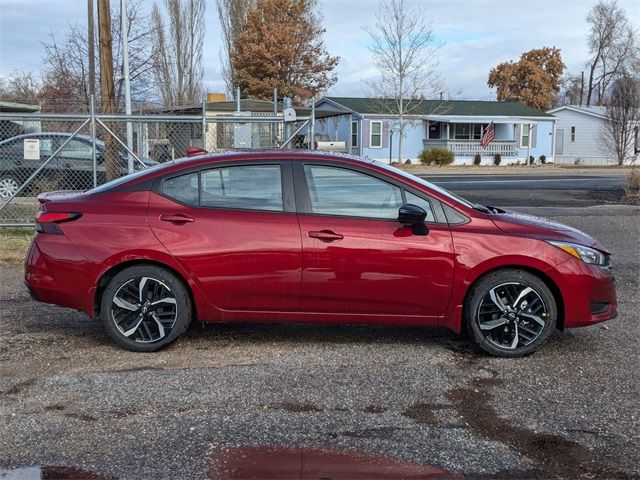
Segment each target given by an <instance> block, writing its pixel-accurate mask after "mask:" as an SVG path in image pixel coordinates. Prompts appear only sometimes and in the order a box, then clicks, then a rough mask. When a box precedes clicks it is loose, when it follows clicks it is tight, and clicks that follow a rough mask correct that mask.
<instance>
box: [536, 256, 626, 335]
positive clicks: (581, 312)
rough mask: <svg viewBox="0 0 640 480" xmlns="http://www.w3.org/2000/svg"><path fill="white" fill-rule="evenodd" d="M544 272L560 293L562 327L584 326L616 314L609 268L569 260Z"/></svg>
mask: <svg viewBox="0 0 640 480" xmlns="http://www.w3.org/2000/svg"><path fill="white" fill-rule="evenodd" d="M547 273H548V274H551V275H552V277H553V280H554V282H555V283H556V285H558V287H559V288H560V291H561V292H562V299H563V305H564V322H563V326H564V327H565V328H574V327H585V326H588V325H593V324H596V323H599V322H604V321H606V320H611V319H612V318H615V317H616V316H617V308H618V301H617V297H616V287H615V279H614V277H613V274H612V272H611V270H610V269H608V268H602V267H596V266H592V265H589V264H587V263H584V262H582V261H580V260H577V259H576V260H573V259H571V260H568V261H566V262H563V263H561V264H559V265H557V266H556V267H555V268H554V269H553V270H552V271H549V272H547Z"/></svg>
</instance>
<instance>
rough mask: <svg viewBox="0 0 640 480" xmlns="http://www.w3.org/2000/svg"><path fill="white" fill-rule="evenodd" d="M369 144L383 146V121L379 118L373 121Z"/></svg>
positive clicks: (374, 146)
mask: <svg viewBox="0 0 640 480" xmlns="http://www.w3.org/2000/svg"><path fill="white" fill-rule="evenodd" d="M369 146H371V148H382V122H381V121H379V120H373V121H372V122H371V133H370V138H369Z"/></svg>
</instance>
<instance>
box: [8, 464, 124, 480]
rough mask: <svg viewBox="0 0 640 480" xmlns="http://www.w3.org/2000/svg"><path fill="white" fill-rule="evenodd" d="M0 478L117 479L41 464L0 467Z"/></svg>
mask: <svg viewBox="0 0 640 480" xmlns="http://www.w3.org/2000/svg"><path fill="white" fill-rule="evenodd" d="M0 480H117V479H116V477H107V476H104V475H100V474H98V473H95V472H90V471H88V470H82V469H80V468H75V467H61V466H51V465H47V466H43V467H26V468H14V469H10V470H6V469H1V468H0Z"/></svg>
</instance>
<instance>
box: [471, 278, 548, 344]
mask: <svg viewBox="0 0 640 480" xmlns="http://www.w3.org/2000/svg"><path fill="white" fill-rule="evenodd" d="M548 319H549V313H548V310H547V306H546V305H545V303H544V301H543V300H542V297H541V295H540V293H538V292H537V291H536V290H535V289H533V288H532V287H531V286H529V285H525V284H524V283H519V282H508V283H502V284H500V285H498V286H495V287H493V288H491V289H489V291H488V292H487V293H486V295H485V296H484V297H483V298H482V301H481V302H480V305H479V306H478V311H477V313H476V321H477V323H478V327H479V328H480V331H481V332H482V334H483V335H484V337H485V339H486V340H488V341H489V342H491V343H492V344H494V345H495V346H497V347H500V348H504V349H509V350H515V349H517V348H522V347H526V346H527V345H529V344H531V343H532V342H534V341H535V340H536V339H537V338H538V337H539V336H540V334H541V333H542V331H543V330H544V327H545V324H546V322H547V320H548Z"/></svg>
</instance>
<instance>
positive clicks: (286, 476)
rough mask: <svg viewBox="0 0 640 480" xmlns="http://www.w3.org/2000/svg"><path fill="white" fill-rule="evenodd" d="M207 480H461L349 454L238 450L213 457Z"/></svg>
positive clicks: (414, 466) (424, 468) (445, 473)
mask: <svg viewBox="0 0 640 480" xmlns="http://www.w3.org/2000/svg"><path fill="white" fill-rule="evenodd" d="M208 478H209V480H224V479H236V480H248V479H266V478H268V479H270V480H293V479H295V480H397V479H405V480H418V479H420V480H427V479H433V480H435V479H439V480H440V479H442V480H451V479H464V476H463V475H461V474H457V473H453V472H448V471H446V470H442V469H441V468H438V467H434V466H432V465H418V464H415V463H410V462H403V461H401V460H396V459H393V458H388V457H378V456H371V455H365V454H363V453H358V452H354V451H349V450H335V449H324V448H309V447H284V446H280V447H279V446H262V447H238V448H225V449H221V450H219V451H217V452H215V453H214V454H213V457H212V473H211V474H210V475H209V477H208Z"/></svg>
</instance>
